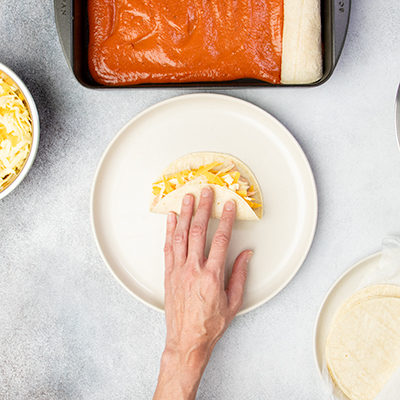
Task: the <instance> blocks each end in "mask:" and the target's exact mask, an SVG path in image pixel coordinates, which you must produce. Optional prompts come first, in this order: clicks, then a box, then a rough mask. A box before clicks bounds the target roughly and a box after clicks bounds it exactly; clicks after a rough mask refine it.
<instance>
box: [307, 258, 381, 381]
mask: <svg viewBox="0 0 400 400" xmlns="http://www.w3.org/2000/svg"><path fill="white" fill-rule="evenodd" d="M381 256H382V253H381V252H379V253H375V254H372V255H371V256H369V257H366V258H364V259H363V260H361V261H359V262H358V263H356V264H354V265H353V266H352V267H350V268H349V269H348V270H347V271H346V272H345V273H344V274H343V275H342V276H341V277H340V278H339V279H338V280H337V281H336V282H335V283H334V284H333V285H332V287H331V288H330V289H329V292H328V293H327V295H326V296H325V298H324V300H323V302H322V304H321V307H320V309H319V312H318V315H317V320H316V323H315V328H314V357H315V362H316V364H317V368H318V371H319V374H320V376H321V377H322V368H323V362H324V354H325V345H326V341H327V339H328V335H329V332H330V330H331V326H332V322H333V318H334V316H335V313H336V311H337V309H338V308H339V306H340V305H341V304H342V303H343V302H344V301H346V300H347V299H348V298H349V297H350V296H352V295H353V294H354V293H355V292H357V290H358V289H359V286H360V282H361V281H362V280H363V279H364V278H365V277H366V276H367V275H369V274H370V273H371V272H372V271H373V270H375V269H376V268H378V267H379V262H380V259H381Z"/></svg>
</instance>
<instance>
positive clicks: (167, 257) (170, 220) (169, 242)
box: [164, 212, 176, 273]
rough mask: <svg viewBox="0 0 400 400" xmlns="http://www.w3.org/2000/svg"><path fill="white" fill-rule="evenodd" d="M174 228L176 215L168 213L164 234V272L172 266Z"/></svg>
mask: <svg viewBox="0 0 400 400" xmlns="http://www.w3.org/2000/svg"><path fill="white" fill-rule="evenodd" d="M175 228H176V215H175V213H173V212H170V213H168V217H167V234H166V236H165V246H164V261H165V272H166V273H167V272H169V271H171V270H172V269H173V267H174V234H175Z"/></svg>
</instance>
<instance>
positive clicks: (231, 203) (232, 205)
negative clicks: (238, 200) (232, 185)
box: [225, 200, 235, 211]
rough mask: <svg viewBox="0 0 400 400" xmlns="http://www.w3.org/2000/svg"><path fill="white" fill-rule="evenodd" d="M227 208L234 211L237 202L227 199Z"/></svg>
mask: <svg viewBox="0 0 400 400" xmlns="http://www.w3.org/2000/svg"><path fill="white" fill-rule="evenodd" d="M225 208H226V209H227V210H228V211H232V210H233V209H234V208H235V203H234V202H233V201H231V200H229V201H227V202H226V203H225Z"/></svg>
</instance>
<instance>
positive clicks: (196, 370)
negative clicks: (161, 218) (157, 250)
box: [154, 187, 253, 400]
mask: <svg viewBox="0 0 400 400" xmlns="http://www.w3.org/2000/svg"><path fill="white" fill-rule="evenodd" d="M213 199H214V193H213V191H212V190H211V189H210V188H209V187H206V188H204V189H203V191H202V195H201V198H200V202H199V206H198V209H197V212H196V214H195V216H194V218H193V221H192V215H193V208H194V198H193V196H192V195H186V196H185V198H184V200H183V204H182V210H181V214H180V217H179V221H178V222H177V219H176V215H175V214H174V213H170V214H169V215H168V222H167V235H166V242H165V248H164V253H165V317H166V323H167V339H166V346H165V350H164V353H163V356H162V359H161V369H160V376H159V381H158V385H157V390H156V393H155V396H154V399H157V400H159V399H194V398H195V396H196V392H197V388H198V385H199V383H200V379H201V376H202V374H203V372H204V369H205V367H206V365H207V362H208V360H209V358H210V356H211V352H212V350H213V349H214V346H215V344H216V343H217V341H218V340H219V339H220V338H221V336H222V335H223V333H224V332H225V331H226V329H227V328H228V326H229V324H230V323H231V321H232V320H233V318H234V317H235V315H236V314H237V312H238V311H239V309H240V307H241V305H242V302H243V290H244V285H245V281H246V276H247V264H248V262H249V260H250V258H251V256H252V254H253V253H252V252H251V251H249V250H246V251H243V252H242V253H241V254H240V255H239V256H238V257H237V259H236V261H235V263H234V265H233V269H232V275H231V277H230V279H229V282H228V285H227V287H226V289H225V284H224V281H225V279H224V278H225V261H226V255H227V251H228V246H229V241H230V238H231V232H232V227H233V223H234V220H235V215H236V206H235V203H234V202H232V201H228V202H227V203H226V204H225V207H224V211H223V214H222V217H221V220H220V223H219V226H218V229H217V231H216V233H215V235H214V238H213V240H212V244H211V249H210V253H209V256H208V258H206V257H205V256H204V249H205V245H206V233H207V226H208V221H209V218H210V214H211V207H212V203H213Z"/></svg>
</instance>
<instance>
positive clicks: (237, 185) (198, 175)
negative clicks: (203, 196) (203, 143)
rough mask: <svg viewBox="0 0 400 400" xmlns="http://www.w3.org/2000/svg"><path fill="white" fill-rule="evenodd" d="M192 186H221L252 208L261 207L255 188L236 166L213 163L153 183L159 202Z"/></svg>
mask: <svg viewBox="0 0 400 400" xmlns="http://www.w3.org/2000/svg"><path fill="white" fill-rule="evenodd" d="M190 184H192V185H193V184H212V185H219V186H222V187H225V188H227V189H230V190H232V191H234V192H235V193H236V194H238V195H239V196H240V197H242V198H243V199H244V200H245V201H246V203H247V204H248V205H249V206H250V207H251V208H258V207H261V204H258V203H256V202H255V201H254V200H255V199H254V197H253V196H254V195H255V194H256V192H255V190H254V188H253V186H250V185H249V182H248V181H247V180H246V179H245V178H243V177H242V176H241V174H240V172H239V171H238V170H237V168H236V166H235V164H234V163H233V162H232V161H230V162H229V163H228V162H227V163H223V164H221V163H218V162H213V163H211V164H208V165H204V166H201V167H200V168H198V169H186V170H183V171H179V172H177V173H175V174H172V175H169V176H163V179H162V180H161V181H158V182H155V183H153V194H154V195H155V196H157V197H158V201H159V200H161V199H162V198H163V197H165V196H166V195H167V194H169V193H171V192H172V191H174V190H175V189H178V188H180V187H182V186H184V185H190Z"/></svg>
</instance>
